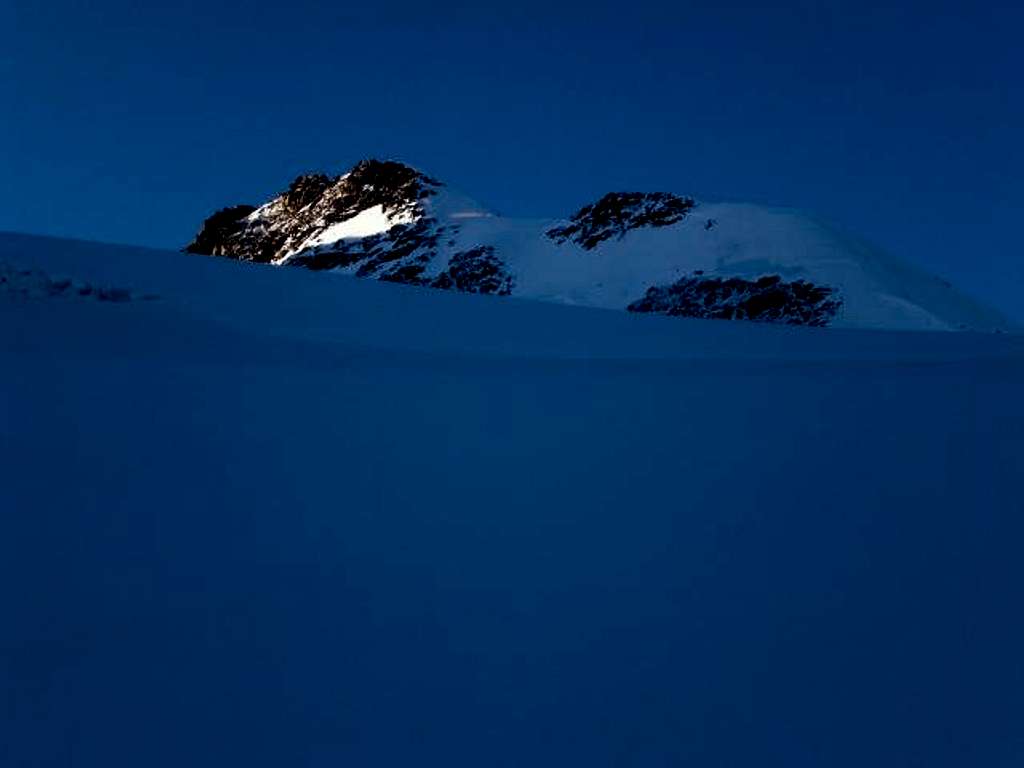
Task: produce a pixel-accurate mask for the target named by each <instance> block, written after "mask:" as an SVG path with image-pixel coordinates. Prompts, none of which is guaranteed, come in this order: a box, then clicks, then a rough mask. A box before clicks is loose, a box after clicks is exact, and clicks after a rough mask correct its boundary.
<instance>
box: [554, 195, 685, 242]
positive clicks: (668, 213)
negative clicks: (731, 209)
mask: <svg viewBox="0 0 1024 768" xmlns="http://www.w3.org/2000/svg"><path fill="white" fill-rule="evenodd" d="M696 205H697V203H696V202H695V201H694V200H693V199H692V198H689V197H679V196H678V195H673V194H670V193H668V192H611V193H609V194H607V195H605V196H604V197H602V198H601V199H600V200H598V201H597V202H596V203H594V204H593V205H588V206H586V207H584V208H581V209H580V210H579V211H577V212H576V214H575V215H573V217H572V218H571V219H570V220H569V223H568V224H567V225H565V226H563V227H555V228H553V229H550V230H548V232H547V236H548V237H549V238H551V239H552V240H554V241H555V242H556V243H558V244H559V245H561V244H562V243H565V242H567V241H572V242H575V243H578V244H579V245H581V246H582V247H583V248H585V249H586V250H591V249H592V248H595V247H597V245H598V244H600V243H601V242H603V241H605V240H609V239H611V238H613V237H618V238H620V239H621V238H623V237H625V236H626V233H627V232H629V231H630V230H633V229H639V228H640V227H668V226H671V225H672V224H678V223H679V222H680V221H682V220H683V219H684V218H686V215H687V214H688V213H689V212H690V211H691V210H693V208H694V207H695V206H696Z"/></svg>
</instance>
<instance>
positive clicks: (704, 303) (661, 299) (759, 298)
mask: <svg viewBox="0 0 1024 768" xmlns="http://www.w3.org/2000/svg"><path fill="white" fill-rule="evenodd" d="M841 306H842V301H841V300H840V299H839V298H838V297H837V296H836V295H835V290H834V289H833V288H830V287H828V286H821V285H814V284H813V283H809V282H807V281H805V280H796V281H794V282H790V283H787V282H784V281H783V280H782V278H781V277H779V276H778V275H768V276H766V277H762V278H760V279H758V280H754V281H750V280H744V279H743V278H739V277H730V278H724V279H723V278H720V277H705V276H703V275H702V274H695V275H693V276H689V277H684V278H682V279H681V280H678V281H677V282H675V283H672V284H671V285H667V286H655V287H653V288H650V289H648V291H647V293H646V295H645V296H644V297H643V298H642V299H639V300H638V301H634V302H633V303H632V304H630V305H629V306H628V307H627V309H628V310H629V311H630V312H655V313H660V314H665V315H674V316H678V317H698V318H706V319H720V320H755V321H760V322H771V323H785V324H787V325H814V326H824V325H828V324H829V322H830V321H831V320H832V319H833V318H834V317H835V315H836V312H837V311H838V310H839V308H840V307H841Z"/></svg>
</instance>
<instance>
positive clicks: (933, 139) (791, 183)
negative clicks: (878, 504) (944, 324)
mask: <svg viewBox="0 0 1024 768" xmlns="http://www.w3.org/2000/svg"><path fill="white" fill-rule="evenodd" d="M371 5H372V6H373V8H372V9H370V6H371ZM1022 34H1024V7H1022V6H1021V4H1020V3H1015V4H1013V5H1011V4H1006V5H998V4H989V3H984V2H982V3H977V4H969V3H967V2H963V3H958V4H950V3H945V2H942V0H939V1H938V2H928V3H924V2H920V3H902V4H899V3H897V4H891V3H887V4H884V5H882V4H875V3H872V2H847V1H846V0H841V1H835V2H828V1H827V0H825V1H818V2H788V3H780V4H778V5H777V6H776V7H772V8H768V7H765V4H763V3H762V4H757V5H753V4H751V5H749V6H744V5H741V4H734V3H728V2H725V3H723V2H716V3H701V4H692V3H680V2H674V3H651V2H644V1H643V0H638V1H636V2H616V3H614V4H602V3H592V4H589V5H587V6H586V7H585V8H575V7H574V8H570V7H569V6H568V5H567V4H564V3H563V4H560V5H559V4H555V3H534V2H532V0H531V1H530V2H523V3H516V4H512V5H509V6H508V7H507V9H506V10H503V11H495V10H494V9H492V8H490V7H487V6H486V5H485V4H482V3H472V4H471V3H462V4H459V3H417V4H415V5H413V4H409V3H397V2H390V3H389V2H375V3H370V2H366V3H364V4H362V5H361V6H355V5H352V6H350V5H348V4H346V3H344V2H326V1H324V2H314V0H288V2H282V1H281V0H276V1H275V2H261V1H260V0H249V1H248V2H240V1H238V0H203V1H202V2H199V1H197V0H177V2H173V3H171V2H141V3H140V2H137V0H131V1H129V0H96V1H95V2H88V1H87V0H51V1H50V2H47V3H40V2H37V0H0V49H2V50H3V55H2V56H0V104H3V110H2V116H0V142H2V144H0V146H2V147H3V150H2V151H0V178H2V179H3V184H0V229H14V230H22V231H31V232H39V233H50V234H58V235H69V236H77V237H83V238H90V239H102V240H110V241H118V242H132V243H140V244H148V245H157V246H179V245H181V244H183V243H184V242H185V241H187V240H188V239H189V238H190V236H191V235H192V233H193V231H194V230H195V229H196V227H197V226H198V224H199V223H200V222H201V220H202V219H203V217H204V216H205V215H206V214H208V213H209V212H210V211H211V210H213V209H215V208H218V207H221V206H224V205H227V204H230V203H236V202H260V201H261V200H262V199H264V198H266V197H267V196H269V195H271V194H272V193H274V192H276V191H278V190H279V189H281V188H282V187H283V186H285V185H286V184H287V182H288V181H289V180H290V179H291V178H292V177H293V176H294V175H295V174H296V173H298V172H301V171H307V170H315V169H325V170H330V171H340V170H342V169H344V168H346V167H347V166H348V165H350V164H351V163H352V162H354V161H355V160H357V159H359V158H361V157H364V156H370V155H375V156H387V157H396V158H399V159H403V160H406V161H408V162H411V163H413V164H415V165H417V166H419V167H421V168H423V169H424V170H427V171H429V172H431V173H433V174H434V175H436V176H439V177H441V178H442V179H444V180H446V181H448V182H449V183H450V184H452V185H453V186H457V187H460V188H462V189H463V190H465V191H466V192H468V193H469V194H471V195H472V196H474V197H476V198H477V199H479V200H481V201H482V202H484V203H487V204H489V205H491V206H492V207H494V208H496V209H498V210H500V211H501V212H503V213H506V214H509V215H538V216H559V215H563V214H566V213H569V212H570V211H572V210H573V209H575V208H576V207H578V206H579V205H581V204H583V203H585V202H587V201H589V200H591V199H592V198H594V197H595V196H597V195H600V194H602V193H604V192H606V191H609V190H612V189H642V190H655V189H668V190H674V191H678V192H684V193H690V194H693V195H695V196H697V197H702V198H705V199H728V200H747V201H755V202H764V203H771V204H777V205H786V206H794V207H799V208H804V209H808V210H811V211H814V212H817V213H819V214H822V215H824V216H825V217H827V218H830V219H832V220H834V221H836V222H837V223H839V224H842V225H844V226H846V227H848V228H849V229H851V230H854V231H856V232H858V233H860V234H862V235H864V236H865V237H867V238H869V239H871V240H874V241H875V242H877V243H879V244H881V245H882V246H884V247H886V248H888V249H889V250H891V251H893V252H896V253H898V254H901V255H903V256H904V257H906V258H908V259H911V260H913V261H916V262H918V263H921V264H923V265H926V266H927V267H929V268H930V269H932V270H934V271H936V272H939V273H941V274H943V275H945V276H947V277H949V278H950V279H952V280H954V281H955V282H957V283H958V284H959V285H961V286H962V287H963V288H965V289H966V290H968V291H970V292H972V293H974V294H975V295H977V296H980V297H982V298H986V299H988V300H990V301H991V302H993V303H996V304H997V305H999V306H1000V307H1001V308H1002V309H1003V310H1004V311H1007V312H1009V313H1011V314H1013V315H1016V317H1017V318H1018V319H1024V309H1021V307H1022V306H1024V302H1021V301H1020V299H1019V296H1020V295H1021V294H1022V291H1024V253H1022V251H1024V249H1022V247H1021V245H1020V229H1021V226H1020V224H1021V215H1020V210H1021V207H1022V205H1024V151H1022V148H1021V143H1022V141H1024V78H1022V76H1021V72H1024V53H1022V49H1021V45H1020V40H1021V36H1022Z"/></svg>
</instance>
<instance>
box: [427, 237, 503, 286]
mask: <svg viewBox="0 0 1024 768" xmlns="http://www.w3.org/2000/svg"><path fill="white" fill-rule="evenodd" d="M513 284H514V283H513V279H512V275H510V274H509V272H508V270H507V269H506V267H505V263H504V262H503V261H502V260H501V259H499V258H498V257H497V256H495V254H494V248H493V246H490V245H481V246H477V247H476V248H471V249H469V250H468V251H460V252H459V253H456V254H455V255H454V256H452V257H451V259H450V260H449V261H448V269H446V270H445V271H444V272H442V273H441V274H440V275H438V276H437V277H436V278H435V279H434V281H433V282H432V283H431V285H432V286H433V287H434V288H441V289H444V290H456V291H462V292H463V293H491V294H496V295H498V296H508V295H509V294H511V293H512V286H513Z"/></svg>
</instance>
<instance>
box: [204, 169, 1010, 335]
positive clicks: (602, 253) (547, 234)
mask: <svg viewBox="0 0 1024 768" xmlns="http://www.w3.org/2000/svg"><path fill="white" fill-rule="evenodd" d="M186 250H188V251H190V252H193V253H205V254H211V255H217V256H227V257H230V258H234V259H239V260H242V261H255V262H263V263H272V264H279V265H288V266H299V267H306V268H308V269H313V270H332V271H338V272H343V273H348V274H352V275H355V276H357V277H370V278H375V279H378V280H385V281H388V282H401V283H406V284H409V285H417V286H428V287H432V288H440V289H446V290H456V291H463V292H472V293H493V294H500V295H509V294H511V295H516V296H522V297H527V298H534V299H542V300H547V301H554V302H559V303H567V304H581V305H587V306H595V307H602V308H608V309H619V310H628V311H631V312H653V313H658V314H664V315H671V316H680V317H690V318H731V319H744V320H754V321H761V322H774V323H785V324H793V325H834V326H846V327H871V328H904V329H930V330H939V329H946V330H956V329H965V328H973V329H993V328H999V327H1004V326H1005V320H1003V318H1001V317H1000V316H999V315H998V313H996V312H993V311H992V310H989V309H988V308H986V307H983V306H981V305H979V304H977V303H975V302H973V301H972V300H970V299H968V298H967V297H965V296H963V295H961V294H959V293H957V292H956V290H955V289H953V288H952V287H951V286H949V285H948V284H947V283H945V282H944V281H942V280H939V279H938V278H937V277H934V276H932V275H929V274H927V273H925V272H923V271H922V270H919V269H916V268H915V267H913V266H911V265H909V264H905V263H903V262H900V261H899V260H898V259H895V258H893V257H891V256H889V255H888V254H885V253H883V252H880V251H877V250H876V249H873V248H871V247H870V246H866V245H864V243H862V242H860V241H859V240H855V239H853V238H850V237H848V236H846V235H843V234H842V233H840V232H839V231H837V230H835V229H832V228H829V227H827V226H824V225H822V224H820V223H818V222H816V221H814V220H813V219H810V218H807V217H805V216H801V215H799V214H796V213H793V212H791V211H781V210H775V209H768V208H763V207H760V206H753V205H742V204H710V203H698V202H697V200H695V199H694V198H692V197H685V196H680V195H677V194H674V193H671V192H611V193H608V194H605V195H603V196H601V197H599V198H598V199H597V200H596V201H595V202H593V203H590V204H588V205H584V206H583V207H581V208H579V209H578V210H577V211H575V212H574V213H572V214H571V215H570V216H569V217H568V218H565V219H556V220H547V221H533V220H516V219H508V218H503V217H500V216H496V215H494V214H492V213H490V212H488V211H486V210H485V209H484V208H482V207H481V206H479V205H477V204H476V203H474V202H473V201H472V200H470V199H469V198H466V197H463V196H461V195H459V194H458V193H456V192H454V191H452V190H451V189H450V188H448V187H447V186H446V185H444V184H442V183H441V182H440V181H438V180H437V179H434V178H432V177H430V176H427V175H426V174H424V173H422V172H421V171H419V170H417V169H415V168H413V167H412V166H409V165H407V164H405V163H403V162H399V161H395V160H380V159H375V158H368V159H365V160H361V161H359V162H358V163H356V164H355V165H354V166H353V167H352V168H351V169H350V170H349V171H348V172H347V173H344V174H342V175H340V176H329V175H326V174H324V173H309V174H303V175H301V176H298V177H297V178H296V179H295V180H293V181H292V182H291V184H290V185H289V186H288V188H287V189H286V190H285V191H284V192H282V193H280V194H279V195H277V196H275V197H273V198H272V199H271V200H269V201H268V202H267V203H265V204H264V205H262V206H260V207H258V208H254V207H253V206H247V205H242V206H234V207H231V208H225V209H222V210H220V211H218V212H216V213H215V214H213V215H212V216H211V217H210V218H208V219H207V220H206V222H204V224H203V226H202V228H201V230H200V232H199V234H198V235H197V236H196V238H195V240H193V242H192V243H190V244H189V245H188V246H187V247H186Z"/></svg>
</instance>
